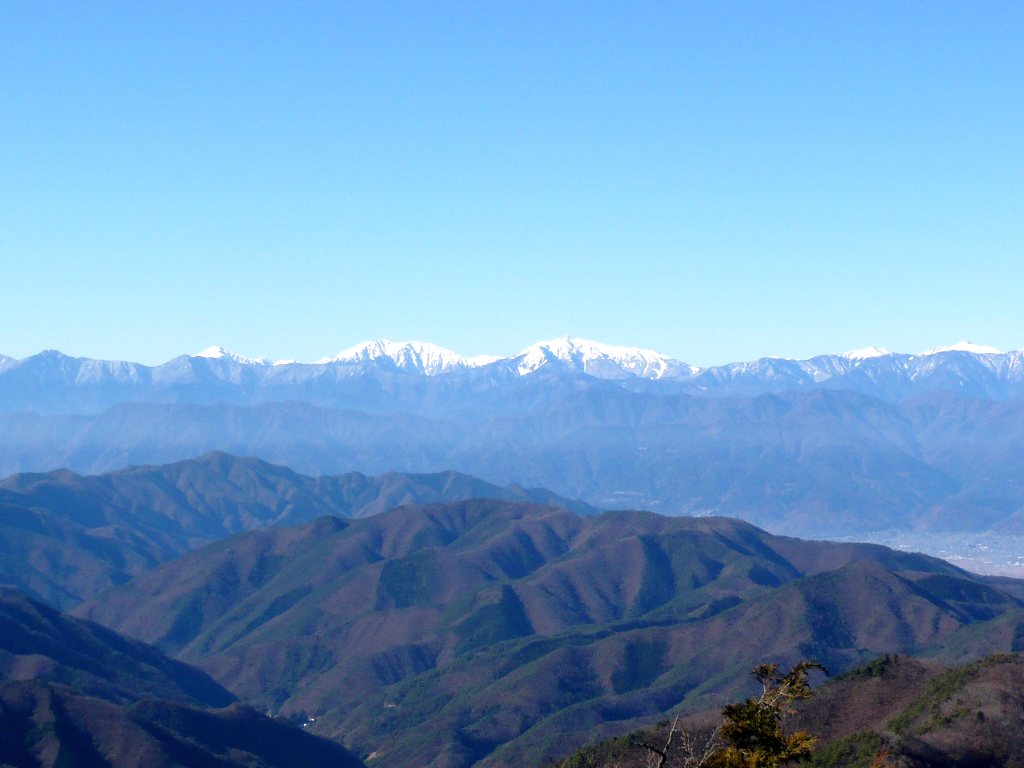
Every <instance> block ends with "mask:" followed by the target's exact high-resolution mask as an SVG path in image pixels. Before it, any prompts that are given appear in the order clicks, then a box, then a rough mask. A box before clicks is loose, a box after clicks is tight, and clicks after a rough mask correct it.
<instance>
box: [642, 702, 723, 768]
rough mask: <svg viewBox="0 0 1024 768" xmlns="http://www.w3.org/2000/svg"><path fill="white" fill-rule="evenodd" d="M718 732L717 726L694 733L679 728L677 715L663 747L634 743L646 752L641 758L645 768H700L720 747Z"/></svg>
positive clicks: (643, 742)
mask: <svg viewBox="0 0 1024 768" xmlns="http://www.w3.org/2000/svg"><path fill="white" fill-rule="evenodd" d="M720 730H721V728H720V727H716V726H708V727H705V728H701V729H698V730H696V731H692V730H687V729H685V728H681V727H680V726H679V715H676V716H675V719H673V720H672V725H671V726H670V727H669V729H668V735H667V736H666V737H665V743H664V745H663V746H658V745H656V744H651V743H650V742H648V741H642V740H637V742H636V744H637V746H638V747H641V748H643V749H645V750H647V751H646V752H645V753H644V757H643V762H644V768H703V766H704V765H706V764H707V763H708V761H709V760H710V759H711V758H712V756H714V755H715V754H716V753H717V752H718V750H719V748H720V747H721V744H722V742H721V739H720V734H719V732H720ZM673 743H674V745H675V746H674V748H673Z"/></svg>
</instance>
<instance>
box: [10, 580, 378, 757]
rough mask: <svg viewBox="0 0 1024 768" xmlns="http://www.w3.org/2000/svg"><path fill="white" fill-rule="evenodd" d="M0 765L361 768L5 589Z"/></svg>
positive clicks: (152, 655) (188, 670) (138, 646)
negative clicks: (309, 767) (316, 767)
mask: <svg viewBox="0 0 1024 768" xmlns="http://www.w3.org/2000/svg"><path fill="white" fill-rule="evenodd" d="M0 764H3V765H5V766H14V767H15V768H55V767H56V766H97V768H99V766H105V767H106V768H129V767H130V766H131V767H137V766H169V767H170V766H183V767H184V766H188V768H236V767H237V768H243V766H244V767H245V768H256V767H259V768H299V767H300V766H303V767H305V766H320V767H322V768H328V767H330V768H359V766H360V765H361V763H360V761H359V760H358V759H356V758H355V757H353V756H352V755H351V754H350V753H349V752H347V751H346V750H345V749H344V748H343V747H341V746H340V745H338V744H336V743H334V742H332V741H328V740H326V739H321V738H317V737H315V736H312V735H311V734H309V733H307V732H305V731H304V730H303V729H301V728H299V727H296V726H295V725H292V724H289V723H287V722H285V721H280V720H274V719H272V718H269V717H267V716H265V715H263V714H261V713H259V712H257V711H256V710H254V709H252V708H251V707H247V706H244V705H241V704H239V703H237V702H236V701H235V698H234V697H233V696H232V695H231V694H230V693H229V692H228V691H226V690H225V689H223V688H222V687H220V686H219V685H217V684H216V683H215V682H214V681H213V680H212V679H210V678H209V677H208V676H207V675H205V674H204V673H202V672H200V671H199V670H198V669H195V668H192V667H189V666H187V665H185V664H182V663H181V662H178V661H173V660H171V659H168V658H167V657H165V656H164V655H163V654H161V653H160V652H159V651H157V650H156V649H155V648H152V647H150V646H147V645H145V644H143V643H140V642H138V641H134V640H129V639H127V638H124V637H122V636H120V635H118V634H116V633H115V632H112V631H110V630H109V629H105V628H103V627H100V626H98V625H96V624H93V623H92V622H87V621H82V620H81V619H75V618H72V617H70V616H66V615H64V614H61V613H59V612H57V611H55V610H54V609H53V608H51V607H49V606H46V605H43V604H41V603H39V602H37V601H35V600H33V599H32V598H30V597H28V596H27V595H24V594H21V593H17V592H13V591H10V590H4V591H0Z"/></svg>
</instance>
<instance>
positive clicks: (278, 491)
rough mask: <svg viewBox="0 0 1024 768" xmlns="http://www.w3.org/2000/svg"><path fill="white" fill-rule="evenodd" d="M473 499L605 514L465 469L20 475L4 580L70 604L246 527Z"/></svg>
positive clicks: (7, 516) (9, 489) (12, 500)
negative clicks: (374, 473) (320, 473)
mask: <svg viewBox="0 0 1024 768" xmlns="http://www.w3.org/2000/svg"><path fill="white" fill-rule="evenodd" d="M467 498H498V499H508V500H528V501H535V502H542V503H550V504H554V505H557V506H563V507H565V508H567V509H571V510H573V511H574V512H576V513H579V514H593V513H596V512H597V511H598V510H597V509H595V508H594V507H590V506H588V505H587V504H584V503H582V502H579V501H570V500H568V499H564V498H561V497H559V496H557V495H555V494H553V493H551V492H549V491H545V490H543V489H536V488H535V489H527V488H522V487H520V486H516V485H510V486H507V487H499V486H496V485H492V484H490V483H486V482H484V481H482V480H480V479H478V478H475V477H471V476H469V475H463V474H459V473H456V472H442V473H437V474H402V473H397V472H390V473H385V474H382V475H378V476H376V477H368V476H366V475H362V474H359V473H357V472H352V473H348V474H345V475H340V476H321V477H316V478H314V477H308V476H305V475H301V474H298V473H296V472H293V471H291V470H289V469H287V468H285V467H279V466H274V465H272V464H268V463H266V462H264V461H260V460H258V459H252V458H239V457H236V456H231V455H229V454H225V453H219V452H214V453H209V454H206V455H205V456H202V457H200V458H198V459H194V460H189V461H181V462H176V463H173V464H168V465H164V466H159V467H154V466H141V467H139V466H136V467H128V468H126V469H122V470H118V471H116V472H111V473H108V474H105V475H100V476H81V475H77V474H75V473H73V472H70V471H68V470H59V471H55V472H48V473H41V474H19V475H14V476H12V477H8V478H6V479H5V480H2V481H0V583H7V584H13V585H17V586H19V587H20V588H22V589H24V590H26V591H28V592H30V593H32V594H34V595H36V596H37V597H40V598H42V599H44V600H47V601H49V602H50V603H52V604H54V605H56V606H58V607H62V608H69V607H72V606H74V605H77V604H78V603H79V602H81V601H82V600H85V599H88V598H90V597H92V596H94V595H96V594H97V593H99V592H101V591H103V590H105V589H107V588H109V587H111V586H114V585H116V584H122V583H124V582H125V581H127V580H128V579H130V578H131V577H132V576H135V575H137V574H139V573H142V572H144V571H146V570H148V569H150V568H152V567H154V566H156V565H158V564H159V563H163V562H166V561H168V560H170V559H172V558H174V557H177V556H178V555H180V554H182V553H184V552H188V551H190V550H193V549H196V548H198V547H200V546H203V545H204V544H207V543H210V542H212V541H216V540H218V539H221V538H223V537H225V536H229V535H231V534H233V533H238V532H240V531H249V530H255V529H257V528H262V527H264V526H268V525H287V524H292V523H301V522H307V521H310V520H315V519H316V518H319V517H321V516H323V515H337V516H340V517H356V518H358V517H366V516H368V515H374V514H378V513H380V512H382V511H384V510H386V509H390V508H392V507H397V506H401V505H402V504H423V503H430V502H434V501H448V500H455V499H467Z"/></svg>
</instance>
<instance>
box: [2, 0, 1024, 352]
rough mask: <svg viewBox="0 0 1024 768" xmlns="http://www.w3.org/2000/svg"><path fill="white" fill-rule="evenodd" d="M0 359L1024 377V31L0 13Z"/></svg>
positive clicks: (991, 11) (794, 23) (862, 17)
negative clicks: (853, 365) (817, 369)
mask: <svg viewBox="0 0 1024 768" xmlns="http://www.w3.org/2000/svg"><path fill="white" fill-rule="evenodd" d="M0 72H2V73H3V77H0V131H2V135H3V139H4V140H3V141H2V142H0V263H2V266H3V273H2V274H3V278H4V279H3V283H2V285H3V301H2V302H0V353H3V354H7V355H11V356H14V357H26V356H29V355H31V354H35V353H37V352H39V351H40V350H42V349H60V350H61V351H63V352H65V353H67V354H72V355H76V356H84V357H92V358H106V359H127V360H133V361H137V362H143V363H147V364H158V363H162V362H165V361H166V360H168V359H170V358H172V357H174V356H176V355H178V354H185V353H187V354H195V353H196V352H198V351H200V350H202V349H205V348H206V347H208V346H210V345H214V344H216V345H221V346H224V347H225V348H227V349H229V350H231V351H232V352H236V353H238V354H242V355H246V356H251V357H258V356H266V357H268V358H271V359H274V360H277V359H288V358H294V359H299V360H305V361H310V360H314V359H318V358H320V357H323V356H325V355H330V354H335V353H337V352H338V351H340V350H342V349H345V348H348V347H351V346H353V345H354V344H356V343H359V342H362V341H366V340H368V339H375V338H388V339H391V340H394V341H404V340H411V339H416V340H421V341H427V342H432V343H435V344H439V345H441V346H443V347H446V348H448V349H451V350H453V351H455V352H458V353H459V354H462V355H465V356H474V355H480V354H493V355H501V356H507V355H511V354H515V353H517V352H518V351H520V350H521V349H523V348H525V347H527V346H528V345H530V344H532V343H534V342H536V341H538V340H542V339H545V340H546V339H552V338H555V337H558V336H561V335H564V334H571V335H574V336H577V337H579V338H585V339H593V340H596V341H600V342H603V343H606V344H612V345H620V346H635V347H641V348H647V349H654V350H657V351H659V352H662V353H664V354H667V355H670V356H671V357H674V358H677V359H680V360H684V361H686V362H688V363H691V364H694V365H699V366H702V367H705V366H709V365H716V364H723V363H727V362H731V361H736V360H750V359H756V358H760V357H764V356H769V355H775V356H780V357H809V356H811V355H815V354H821V353H828V352H843V351H846V350H851V349H858V348H862V347H867V346H880V347H885V348H888V349H891V350H894V351H900V352H920V351H923V350H925V349H928V348H932V347H936V346H945V345H950V344H953V343H955V342H958V341H961V340H964V339H966V340H970V341H973V342H975V343H978V344H985V345H991V346H994V347H997V348H999V349H1001V350H1004V351H1005V350H1010V349H1017V348H1020V347H1024V308H1022V307H1024V302H1022V301H1021V300H1020V288H1019V286H1020V285H1022V284H1024V231H1022V228H1021V226H1020V222H1021V221H1024V185H1022V184H1021V182H1020V180H1021V178H1024V174H1022V171H1024V162H1022V160H1024V134H1022V133H1021V131H1020V126H1021V125H1024V120H1022V117H1024V98H1022V97H1024V6H1020V5H1014V4H1009V3H1006V4H1000V3H992V4H986V5H985V6H984V7H975V6H964V5H953V4H942V5H939V4H930V5H923V4H922V5H917V6H912V5H910V4H906V5H900V6H893V5H892V4H880V3H836V4H830V5H827V6H824V5H820V4H801V3H797V4H788V5H786V6H784V7H782V6H772V7H768V6H764V5H757V4H752V3H751V4H735V5H731V6H728V7H719V6H717V5H715V4H710V3H692V4H687V5H685V6H681V5H679V4H668V3H650V4H646V5H643V6H642V7H641V6H636V5H627V4H604V3H602V4H586V5H584V4H568V3H566V4H558V5H551V4H519V5H516V6H515V7H513V8H504V9H502V8H497V7H493V6H492V5H485V4H481V3H475V4H474V3H452V4H447V5H445V6H443V7H442V8H437V7H434V6H432V5H428V4H416V3H402V4H393V5H389V6H388V8H386V9H381V8H375V7H370V6H369V5H363V6H360V5H356V4H346V5H333V4H332V5H328V4H322V5H321V4H308V5H303V6H302V7H301V8H296V7H292V6H289V5H287V4H273V3H265V4H260V5H259V6H251V5H244V4H240V3H224V4H220V5H217V6H215V7H210V6H207V5H204V4H199V3H193V4H174V5H171V4H151V5H147V6H146V7H145V8H138V7H135V6H131V5H128V4H123V5H122V4H114V5H108V6H105V7H104V8H97V7H90V8H86V7H79V6H58V5H40V4H33V5H31V6H30V5H24V6H14V5H7V6H4V7H3V8H0Z"/></svg>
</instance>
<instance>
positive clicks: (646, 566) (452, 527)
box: [78, 500, 1024, 766]
mask: <svg viewBox="0 0 1024 768" xmlns="http://www.w3.org/2000/svg"><path fill="white" fill-rule="evenodd" d="M78 612H79V613H80V614H81V615H83V616H88V617H90V618H92V619H94V620H97V621H100V622H102V623H104V624H107V625H108V626H111V627H114V628H116V629H118V630H119V631H122V632H125V633H127V634H129V635H131V636H134V637H138V638H140V639H143V640H145V641H147V642H152V643H155V644H156V645H157V646H158V647H160V648H162V649H163V650H165V651H166V652H168V653H172V654H175V655H176V656H177V657H178V658H180V659H183V660H186V661H188V662H190V663H194V664H197V665H199V666H200V667H201V668H203V669H205V670H206V671H207V672H209V673H210V674H211V675H213V676H214V677H215V678H216V679H217V680H219V681H220V682H221V683H222V684H224V685H226V686H228V687H229V688H231V689H232V690H233V691H235V692H236V693H237V694H239V695H240V696H243V697H244V698H246V699H247V700H251V701H253V702H256V703H258V704H260V705H262V706H267V707H269V708H271V709H272V710H273V711H280V712H282V713H286V714H291V715H293V716H294V715H301V716H303V717H307V716H308V717H315V718H316V721H315V723H313V724H311V727H312V728H313V729H315V730H316V732H319V733H322V734H324V735H331V736H336V737H339V738H344V739H345V743H346V744H347V745H348V746H350V747H351V748H353V749H354V750H356V751H357V752H358V753H361V754H364V755H365V754H369V753H370V752H371V751H374V752H377V753H378V757H377V758H375V759H379V760H381V761H382V762H381V764H387V765H396V766H404V765H409V766H411V765H428V764H429V765H435V766H441V765H445V766H468V765H471V764H474V763H476V762H479V761H485V762H487V763H488V764H490V763H493V764H510V765H523V766H525V765H528V764H533V763H536V762H537V761H539V760H540V759H541V758H542V757H543V756H544V754H545V753H546V752H547V751H548V750H549V749H551V748H554V746H556V745H557V746H558V747H559V748H560V749H562V748H568V747H570V746H572V745H573V744H578V743H580V742H582V741H585V740H587V739H591V738H593V737H594V736H595V735H600V734H602V733H606V732H614V731H622V730H624V729H625V730H628V729H629V728H630V727H632V726H634V725H635V724H637V723H643V722H649V721H650V720H652V719H657V718H658V717H660V716H661V713H663V712H665V711H668V710H670V709H672V708H676V707H683V708H684V709H688V710H705V709H707V708H709V707H712V706H715V705H717V704H718V703H720V702H721V701H723V700H724V699H725V698H728V697H732V696H735V695H738V694H739V693H741V692H743V691H744V690H745V689H746V685H747V684H748V682H749V678H748V676H747V672H748V670H749V668H750V667H751V666H752V665H753V664H755V663H757V662H760V661H764V660H766V659H772V660H780V661H783V662H787V661H790V662H791V661H795V660H796V659H798V658H803V657H806V656H811V657H813V658H816V659H818V660H820V661H823V662H825V663H826V664H828V665H829V666H830V667H831V668H833V669H834V670H835V671H841V670H843V669H846V668H848V667H851V666H854V665H856V664H859V663H861V662H863V661H864V660H865V659H868V658H870V657H873V656H876V655H877V654H879V653H886V652H903V653H918V654H921V653H925V654H927V653H932V654H934V653H947V654H955V655H957V657H959V658H970V657H972V656H978V655H981V654H984V653H987V652H990V651H995V650H1005V651H1009V650H1011V649H1012V647H1013V646H1014V643H1016V642H1017V640H1016V639H1015V638H1017V637H1018V634H1019V633H1020V632H1021V631H1022V627H1024V610H1022V604H1021V602H1020V601H1019V600H1018V599H1016V598H1015V597H1013V596H1012V595H1011V594H1009V593H1008V592H1007V591H1005V590H1001V589H998V588H995V587H993V586H992V585H990V584H989V583H987V582H986V580H984V579H981V578H978V577H974V576H972V575H970V574H968V573H965V572H963V571H960V570H959V569H957V568H954V567H953V566H951V565H949V564H948V563H945V562H944V561H941V560H936V559H933V558H929V557H925V556H922V555H912V554H905V553H899V552H894V551H892V550H889V549H886V548H884V547H878V546H873V545H854V544H830V543H825V542H809V541H801V540H797V539H789V538H783V537H777V536H772V535H770V534H768V533H766V532H764V531H762V530H759V529H757V528H754V527H753V526H750V525H748V524H746V523H742V522H740V521H737V520H728V519H722V518H704V519H695V518H668V517H662V516H659V515H655V514H651V513H640V512H617V513H605V514H602V515H599V516H594V517H579V516H577V515H574V514H572V513H569V512H567V511H565V510H561V509H557V508H553V507H546V506H537V505H532V504H528V503H508V502H500V501H487V500H471V501H465V502H458V503H449V504H439V505H429V506H425V507H403V508H399V509H396V510H392V511H390V512H387V513H385V514H381V515H377V516H375V517H372V518H368V519H365V520H358V521H346V520H342V519H339V518H337V517H325V518H321V519H320V520H317V521H315V522H313V523H309V524H305V525H301V526H295V527H287V528H265V529H262V530H259V531H253V532H249V533H244V534H240V535H237V536H233V537H231V538H229V539H225V540H223V541H220V542H217V543H215V544H212V545H210V546H208V547H206V548H204V549H203V550H201V551H198V552H193V553H189V554H186V555H184V556H182V557H180V558H178V559H177V560H174V561H172V562H170V563H167V564H164V565H162V566H160V567H158V568H156V569H154V570H152V571H150V572H148V573H146V574H143V575H141V576H139V577H137V578H136V579H134V580H133V581H132V582H130V583H129V584H126V585H124V586H123V587H119V588H117V589H115V590H113V591H112V592H110V593H108V594H106V595H104V596H103V598H102V599H101V600H95V601H93V602H91V603H88V604H86V605H84V606H82V607H81V608H80V609H79V611H78ZM382 734H387V738H386V739H385V743H384V744H381V743H380V742H381V735H382ZM371 764H373V761H371Z"/></svg>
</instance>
